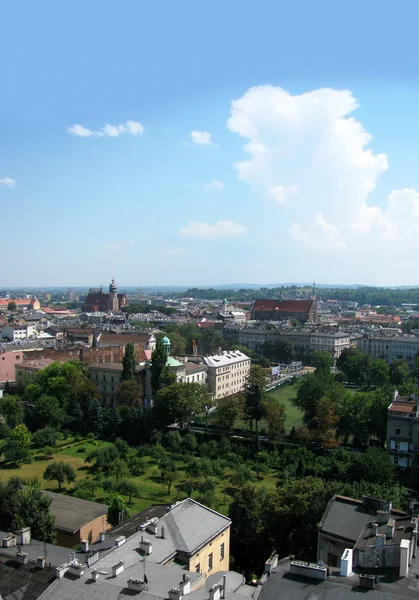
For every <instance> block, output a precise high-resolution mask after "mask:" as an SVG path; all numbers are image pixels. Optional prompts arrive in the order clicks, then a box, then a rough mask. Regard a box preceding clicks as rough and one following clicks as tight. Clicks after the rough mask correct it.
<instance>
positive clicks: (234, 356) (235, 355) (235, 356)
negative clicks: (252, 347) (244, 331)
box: [204, 350, 250, 367]
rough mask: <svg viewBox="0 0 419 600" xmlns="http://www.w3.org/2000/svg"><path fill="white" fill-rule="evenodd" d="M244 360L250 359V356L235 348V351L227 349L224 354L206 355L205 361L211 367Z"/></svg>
mask: <svg viewBox="0 0 419 600" xmlns="http://www.w3.org/2000/svg"><path fill="white" fill-rule="evenodd" d="M244 360H249V361H250V358H249V357H248V356H246V354H243V352H239V350H235V351H234V352H233V351H231V352H227V351H225V352H223V353H222V354H214V355H213V356H205V357H204V361H205V363H206V364H207V365H208V366H209V367H225V366H227V365H232V364H235V363H239V362H243V361H244Z"/></svg>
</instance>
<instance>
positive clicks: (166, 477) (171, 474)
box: [161, 470, 177, 495]
mask: <svg viewBox="0 0 419 600" xmlns="http://www.w3.org/2000/svg"><path fill="white" fill-rule="evenodd" d="M176 479H177V472H176V471H171V470H170V471H167V470H164V471H162V473H161V480H162V483H163V484H164V485H166V486H167V493H168V494H169V495H170V490H171V489H172V483H173V482H174V481H175V480H176Z"/></svg>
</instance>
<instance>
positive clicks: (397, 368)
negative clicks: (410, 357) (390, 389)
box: [390, 359, 410, 386]
mask: <svg viewBox="0 0 419 600" xmlns="http://www.w3.org/2000/svg"><path fill="white" fill-rule="evenodd" d="M409 377H410V371H409V366H408V364H407V362H406V361H405V360H403V359H397V360H394V361H393V362H392V363H391V365H390V380H391V383H393V384H394V385H398V386H401V385H404V384H406V382H407V381H408V379H409Z"/></svg>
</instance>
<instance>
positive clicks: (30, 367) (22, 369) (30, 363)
mask: <svg viewBox="0 0 419 600" xmlns="http://www.w3.org/2000/svg"><path fill="white" fill-rule="evenodd" d="M53 362H55V361H53V360H52V359H51V358H41V359H39V360H23V361H22V362H19V363H17V364H16V365H15V381H16V383H17V384H18V385H19V384H21V385H23V384H24V383H25V382H26V381H27V380H28V379H29V378H30V377H31V376H32V375H33V374H34V373H37V372H38V371H42V369H45V367H48V366H49V365H51V364H52V363H53Z"/></svg>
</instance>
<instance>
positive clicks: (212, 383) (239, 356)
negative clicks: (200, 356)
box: [204, 351, 251, 400]
mask: <svg viewBox="0 0 419 600" xmlns="http://www.w3.org/2000/svg"><path fill="white" fill-rule="evenodd" d="M204 362H205V364H206V365H207V367H208V375H207V384H208V391H209V392H210V393H211V394H213V396H214V399H215V400H218V399H219V398H224V397H225V396H231V395H232V394H237V393H238V392H241V391H242V390H243V389H244V385H245V383H246V379H247V377H248V375H249V371H250V363H251V360H250V358H249V357H248V356H246V354H243V352H239V351H234V352H233V351H224V352H222V353H221V354H215V355H213V356H206V357H204Z"/></svg>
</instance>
